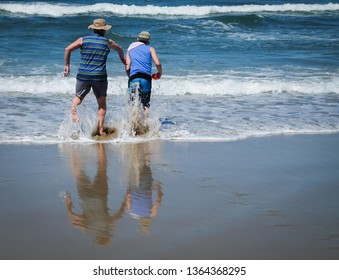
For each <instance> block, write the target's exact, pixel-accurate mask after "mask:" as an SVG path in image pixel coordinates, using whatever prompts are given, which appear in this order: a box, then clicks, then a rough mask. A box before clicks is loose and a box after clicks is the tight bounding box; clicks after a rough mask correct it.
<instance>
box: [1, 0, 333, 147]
mask: <svg viewBox="0 0 339 280" xmlns="http://www.w3.org/2000/svg"><path fill="white" fill-rule="evenodd" d="M99 17H100V18H101V17H102V18H105V19H106V21H107V23H108V24H111V25H112V29H111V30H109V31H108V32H107V34H106V35H107V37H109V38H111V39H113V40H114V41H116V42H117V43H118V44H120V45H121V46H122V48H123V49H124V52H125V53H126V49H127V48H128V46H129V44H130V43H132V42H134V41H135V39H136V37H137V35H138V34H139V33H140V32H141V31H144V30H147V31H149V32H150V33H151V45H152V46H153V47H154V48H155V49H156V51H157V53H158V56H159V59H160V61H161V63H162V65H163V76H162V78H161V79H160V80H154V81H153V90H152V98H151V107H150V116H149V122H150V123H151V124H152V125H151V131H150V132H151V133H149V134H147V135H144V136H143V137H138V136H135V135H133V134H131V133H130V129H129V126H128V119H129V112H130V105H129V104H128V98H127V77H126V74H125V69H124V65H123V64H122V63H121V62H120V60H119V58H118V55H117V54H116V53H115V52H114V51H113V50H112V51H111V53H110V55H109V58H108V63H107V69H108V76H109V78H108V82H109V89H108V98H107V116H106V122H107V124H108V125H110V126H114V127H116V128H117V129H118V131H119V134H118V138H117V139H113V140H110V141H134V140H135V139H175V140H182V141H187V140H188V141H228V140H237V139H243V138H247V137H255V136H266V135H273V134H301V133H315V134H321V133H336V132H338V131H339V36H338V28H339V1H321V0H310V1H309V0H308V1H268V0H266V1H259V0H252V1H246V0H237V1H235V0H233V1H220V0H212V1H208V0H195V1H193V0H191V1H190V0H183V1H182V0H180V1H176V0H175V1H168V0H167V1H165V0H159V1H147V0H144V1H142V0H134V1H133V0H130V1H122V0H115V1H101V2H100V1H88V0H77V1H64V0H58V1H1V2H0V24H1V29H0V35H1V40H0V47H1V52H0V143H60V142H65V141H66V142H67V141H74V140H73V139H72V137H71V135H72V133H74V132H76V133H80V134H79V135H80V138H78V140H76V141H92V140H91V137H90V135H91V129H92V128H93V126H95V124H96V117H97V115H96V114H97V112H96V110H97V105H96V100H95V97H94V95H93V94H92V93H90V94H89V95H88V96H87V97H86V99H85V100H84V102H83V104H82V105H81V106H80V107H79V109H78V111H79V115H80V118H81V121H80V123H73V122H72V121H71V119H70V106H71V101H72V98H73V96H74V91H75V77H76V72H77V67H78V65H79V59H80V54H79V50H77V51H74V52H73V53H72V56H71V75H70V76H69V77H63V67H64V49H65V47H66V46H67V45H68V44H70V43H72V42H73V41H75V40H76V39H77V38H79V37H82V36H85V35H87V34H89V33H91V32H92V31H91V30H88V25H90V24H91V23H92V22H93V20H94V19H95V18H99ZM153 68H154V69H153V72H156V68H155V67H153Z"/></svg>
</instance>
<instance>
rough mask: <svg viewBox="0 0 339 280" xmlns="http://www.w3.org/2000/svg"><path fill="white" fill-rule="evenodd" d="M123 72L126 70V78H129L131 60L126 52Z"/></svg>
mask: <svg viewBox="0 0 339 280" xmlns="http://www.w3.org/2000/svg"><path fill="white" fill-rule="evenodd" d="M125 70H126V74H127V77H129V74H130V72H131V58H130V56H129V53H128V52H127V53H126V67H125Z"/></svg>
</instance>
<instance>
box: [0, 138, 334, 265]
mask: <svg viewBox="0 0 339 280" xmlns="http://www.w3.org/2000/svg"><path fill="white" fill-rule="evenodd" d="M338 151H339V134H330V135H296V136H272V137H263V138H251V139H246V140H241V141H235V142H175V141H158V140H157V141H149V142H143V143H98V144H97V143H93V144H84V143H82V144H81V143H78V144H77V143H68V144H59V145H58V144H50V145H39V144H34V145H25V144H22V145H14V144H10V145H5V144H2V145H0V155H1V163H0V165H1V167H0V210H1V211H0V223H1V226H0V247H1V250H0V259H2V260H17V259H31V260H36V259H47V260H64V259H79V260H82V259H89V260H91V259H122V260H132V259H133V260H138V259H139V260H145V259H159V260H164V259H176V260H178V259H197V260H198V259H207V260H210V259H247V260H299V259H307V260H311V259H314V260H318V259H319V260H322V259H325V260H327V259H331V260H338V259H339V172H338V171H339V153H338Z"/></svg>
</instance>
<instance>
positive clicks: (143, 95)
mask: <svg viewBox="0 0 339 280" xmlns="http://www.w3.org/2000/svg"><path fill="white" fill-rule="evenodd" d="M137 89H138V92H139V98H140V102H141V103H142V105H143V106H145V107H149V106H150V104H149V103H150V101H151V83H150V82H149V81H147V80H146V79H143V78H135V79H133V81H131V82H130V85H129V90H130V100H131V101H133V100H134V97H135V94H136V90H137Z"/></svg>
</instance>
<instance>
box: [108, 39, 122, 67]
mask: <svg viewBox="0 0 339 280" xmlns="http://www.w3.org/2000/svg"><path fill="white" fill-rule="evenodd" d="M109 47H110V48H111V49H113V50H115V51H116V52H117V53H118V55H119V58H120V60H121V62H122V63H123V64H126V60H125V57H124V51H123V50H122V47H120V46H119V45H118V44H117V43H116V42H114V41H113V40H112V39H109Z"/></svg>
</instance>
